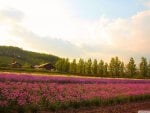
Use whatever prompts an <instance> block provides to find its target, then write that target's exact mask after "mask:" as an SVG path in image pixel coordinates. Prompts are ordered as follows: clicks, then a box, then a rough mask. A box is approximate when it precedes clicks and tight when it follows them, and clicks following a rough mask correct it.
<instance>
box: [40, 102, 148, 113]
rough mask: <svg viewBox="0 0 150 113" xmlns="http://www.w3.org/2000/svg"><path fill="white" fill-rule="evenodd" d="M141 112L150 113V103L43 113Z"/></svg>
mask: <svg viewBox="0 0 150 113" xmlns="http://www.w3.org/2000/svg"><path fill="white" fill-rule="evenodd" d="M139 110H147V111H149V112H146V113H150V101H145V102H132V103H124V104H117V105H113V106H105V107H90V108H80V109H68V110H65V111H58V112H41V113H138V111H139Z"/></svg>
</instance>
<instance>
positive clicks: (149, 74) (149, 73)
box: [147, 62, 150, 77]
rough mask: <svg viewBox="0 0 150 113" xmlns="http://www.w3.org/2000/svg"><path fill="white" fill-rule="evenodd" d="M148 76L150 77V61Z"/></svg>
mask: <svg viewBox="0 0 150 113" xmlns="http://www.w3.org/2000/svg"><path fill="white" fill-rule="evenodd" d="M147 76H148V77H150V62H149V64H148V73H147Z"/></svg>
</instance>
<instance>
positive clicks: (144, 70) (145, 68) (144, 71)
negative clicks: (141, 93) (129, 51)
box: [140, 57, 148, 77]
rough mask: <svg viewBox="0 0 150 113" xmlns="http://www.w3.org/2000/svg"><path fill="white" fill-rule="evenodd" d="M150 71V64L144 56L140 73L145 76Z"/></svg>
mask: <svg viewBox="0 0 150 113" xmlns="http://www.w3.org/2000/svg"><path fill="white" fill-rule="evenodd" d="M147 73H148V64H147V59H146V58H144V57H142V58H141V62H140V74H141V75H142V76H143V77H145V76H147Z"/></svg>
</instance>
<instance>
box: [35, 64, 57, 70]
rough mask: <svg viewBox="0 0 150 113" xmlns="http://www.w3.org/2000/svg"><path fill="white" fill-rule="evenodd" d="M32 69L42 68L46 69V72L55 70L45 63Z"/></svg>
mask: <svg viewBox="0 0 150 113" xmlns="http://www.w3.org/2000/svg"><path fill="white" fill-rule="evenodd" d="M34 68H43V69H46V70H52V69H55V67H54V66H53V65H52V64H51V63H45V64H41V65H35V66H34Z"/></svg>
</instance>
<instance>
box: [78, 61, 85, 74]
mask: <svg viewBox="0 0 150 113" xmlns="http://www.w3.org/2000/svg"><path fill="white" fill-rule="evenodd" d="M77 73H79V74H84V60H83V59H81V58H80V60H79V62H78V64H77Z"/></svg>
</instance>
